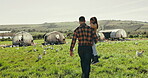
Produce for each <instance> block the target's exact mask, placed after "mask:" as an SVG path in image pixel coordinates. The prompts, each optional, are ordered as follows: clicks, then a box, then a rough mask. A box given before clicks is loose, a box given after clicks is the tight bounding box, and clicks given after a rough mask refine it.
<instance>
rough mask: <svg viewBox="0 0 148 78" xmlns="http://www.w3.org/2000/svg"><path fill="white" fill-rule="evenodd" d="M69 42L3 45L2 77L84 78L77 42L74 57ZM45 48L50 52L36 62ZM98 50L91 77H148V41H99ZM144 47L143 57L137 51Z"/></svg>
mask: <svg viewBox="0 0 148 78" xmlns="http://www.w3.org/2000/svg"><path fill="white" fill-rule="evenodd" d="M66 41H67V44H63V45H48V46H41V43H42V42H43V40H35V42H36V43H37V45H36V46H28V47H13V48H11V47H10V48H1V47H0V78H80V77H81V67H80V59H79V56H78V54H77V45H76V47H75V51H74V54H75V55H74V56H73V57H70V56H69V47H70V41H71V40H66ZM135 43H137V45H136V44H135ZM2 44H11V42H10V41H7V42H0V45H2ZM51 47H52V48H53V49H51ZM44 49H45V50H46V51H47V54H46V55H43V56H42V57H43V58H42V59H41V60H39V61H38V62H36V60H37V57H38V54H42V53H43V50H44ZM35 50H36V51H35ZM97 50H98V54H99V56H100V58H99V60H100V62H99V63H98V64H95V65H91V73H90V78H148V60H147V59H148V40H137V41H136V40H135V41H123V42H121V41H112V42H99V43H97ZM141 50H144V51H145V52H144V54H143V56H141V57H136V56H135V54H136V51H141Z"/></svg>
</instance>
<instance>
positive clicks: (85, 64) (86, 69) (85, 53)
mask: <svg viewBox="0 0 148 78" xmlns="http://www.w3.org/2000/svg"><path fill="white" fill-rule="evenodd" d="M78 54H79V57H80V59H81V68H82V72H83V73H82V78H89V73H90V64H91V58H92V46H79V47H78Z"/></svg>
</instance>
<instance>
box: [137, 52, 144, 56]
mask: <svg viewBox="0 0 148 78" xmlns="http://www.w3.org/2000/svg"><path fill="white" fill-rule="evenodd" d="M143 52H144V51H141V52H138V51H136V56H138V57H139V56H142V54H143Z"/></svg>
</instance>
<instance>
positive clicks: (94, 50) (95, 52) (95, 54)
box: [92, 43, 98, 56]
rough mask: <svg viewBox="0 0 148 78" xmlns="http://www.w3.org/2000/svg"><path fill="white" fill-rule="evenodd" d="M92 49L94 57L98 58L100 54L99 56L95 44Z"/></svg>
mask: <svg viewBox="0 0 148 78" xmlns="http://www.w3.org/2000/svg"><path fill="white" fill-rule="evenodd" d="M92 49H93V55H94V56H97V55H98V54H97V50H96V44H95V43H94V44H93V46H92Z"/></svg>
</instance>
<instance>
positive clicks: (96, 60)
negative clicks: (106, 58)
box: [91, 56, 99, 64]
mask: <svg viewBox="0 0 148 78" xmlns="http://www.w3.org/2000/svg"><path fill="white" fill-rule="evenodd" d="M96 63H99V60H98V56H94V57H93V61H92V63H91V64H96Z"/></svg>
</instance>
